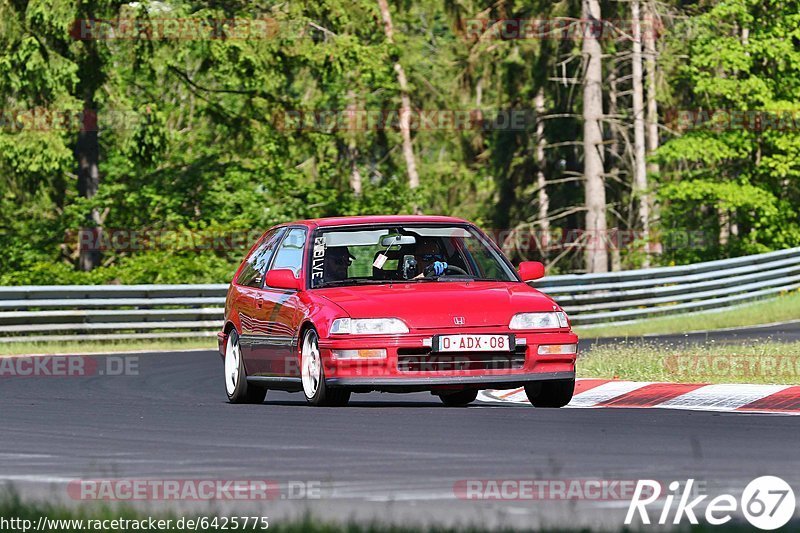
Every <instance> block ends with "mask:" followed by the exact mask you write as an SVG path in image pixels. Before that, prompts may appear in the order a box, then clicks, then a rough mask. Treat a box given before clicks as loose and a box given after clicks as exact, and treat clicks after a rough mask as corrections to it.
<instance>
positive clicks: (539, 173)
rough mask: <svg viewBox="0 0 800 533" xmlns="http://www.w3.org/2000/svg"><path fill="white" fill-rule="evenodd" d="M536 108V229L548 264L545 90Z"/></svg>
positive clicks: (548, 205) (548, 221) (536, 101)
mask: <svg viewBox="0 0 800 533" xmlns="http://www.w3.org/2000/svg"><path fill="white" fill-rule="evenodd" d="M534 106H535V108H536V188H537V191H538V193H537V194H538V200H539V209H538V211H537V214H536V227H537V229H538V231H539V234H540V235H541V238H540V239H539V244H540V246H541V253H542V258H543V259H544V260H545V263H547V257H548V256H549V250H548V248H549V246H550V219H549V218H548V214H549V211H550V196H549V195H548V194H547V177H546V176H545V174H544V167H545V157H544V148H545V146H546V145H547V139H545V136H544V120H542V117H543V116H544V112H545V107H544V90H543V89H542V88H539V91H538V92H537V93H536V97H535V99H534Z"/></svg>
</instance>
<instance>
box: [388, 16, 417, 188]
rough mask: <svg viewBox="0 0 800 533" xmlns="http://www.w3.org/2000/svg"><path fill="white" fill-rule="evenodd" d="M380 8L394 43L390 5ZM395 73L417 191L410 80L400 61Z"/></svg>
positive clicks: (407, 157) (402, 127)
mask: <svg viewBox="0 0 800 533" xmlns="http://www.w3.org/2000/svg"><path fill="white" fill-rule="evenodd" d="M378 7H379V8H380V10H381V18H382V19H383V29H384V32H385V33H386V40H387V41H389V42H390V43H394V27H393V25H392V14H391V12H390V11H389V4H388V2H387V1H386V0H378ZM394 71H395V73H396V74H397V84H398V85H399V86H400V135H401V136H402V138H403V157H404V158H405V160H406V171H407V172H408V186H409V187H410V188H412V189H416V188H417V187H419V174H418V173H417V162H416V160H415V159H414V147H413V145H412V143H411V98H410V97H409V96H408V79H407V78H406V72H405V70H403V65H401V64H400V61H397V62H396V63H395V64H394Z"/></svg>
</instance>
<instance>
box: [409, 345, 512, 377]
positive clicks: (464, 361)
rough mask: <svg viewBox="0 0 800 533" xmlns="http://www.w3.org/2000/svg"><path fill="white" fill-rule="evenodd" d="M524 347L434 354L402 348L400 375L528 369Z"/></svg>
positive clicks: (426, 349)
mask: <svg viewBox="0 0 800 533" xmlns="http://www.w3.org/2000/svg"><path fill="white" fill-rule="evenodd" d="M525 348H526V347H525V346H524V345H522V346H517V348H516V350H514V351H513V352H448V353H431V351H430V348H399V349H398V350H397V369H398V370H399V371H400V372H447V371H453V370H514V369H520V368H522V367H523V366H525Z"/></svg>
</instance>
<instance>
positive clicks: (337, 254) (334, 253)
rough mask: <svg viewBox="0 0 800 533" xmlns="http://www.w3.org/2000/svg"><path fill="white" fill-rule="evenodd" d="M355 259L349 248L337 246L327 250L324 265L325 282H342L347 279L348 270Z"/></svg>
mask: <svg viewBox="0 0 800 533" xmlns="http://www.w3.org/2000/svg"><path fill="white" fill-rule="evenodd" d="M353 259H355V257H353V255H352V254H351V253H350V250H348V248H347V246H336V247H332V248H328V249H327V250H325V263H324V265H323V272H324V279H325V281H341V280H343V279H347V269H348V268H349V267H350V263H351V262H352V261H353Z"/></svg>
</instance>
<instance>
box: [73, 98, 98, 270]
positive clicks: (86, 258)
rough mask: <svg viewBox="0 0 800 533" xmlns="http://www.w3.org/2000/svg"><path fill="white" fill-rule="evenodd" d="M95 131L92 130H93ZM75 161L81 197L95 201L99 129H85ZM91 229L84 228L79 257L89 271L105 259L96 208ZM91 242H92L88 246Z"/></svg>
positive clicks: (80, 240)
mask: <svg viewBox="0 0 800 533" xmlns="http://www.w3.org/2000/svg"><path fill="white" fill-rule="evenodd" d="M86 107H87V111H88V110H90V109H91V111H89V112H94V111H93V106H91V104H89V105H87V106H86ZM89 130H91V131H89ZM75 158H76V159H77V160H78V195H79V196H80V197H82V198H93V197H94V196H95V195H96V194H97V189H98V188H99V186H100V170H99V167H98V163H99V160H100V144H99V143H98V139H97V129H96V128H95V127H93V126H92V127H89V128H86V129H81V131H80V133H79V134H78V142H77V143H76V145H75ZM87 222H88V227H83V228H81V229H80V234H79V235H78V242H79V243H81V244H80V255H79V257H78V268H79V269H80V270H83V271H86V272H88V271H89V270H93V269H94V268H96V267H97V266H99V265H100V260H101V258H102V256H101V253H100V247H99V246H98V245H97V244H98V243H99V240H100V232H101V231H102V222H103V221H102V220H101V219H100V213H99V212H98V211H97V209H92V213H91V215H90V216H89V220H88V221H87ZM87 243H90V244H88V245H87Z"/></svg>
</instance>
